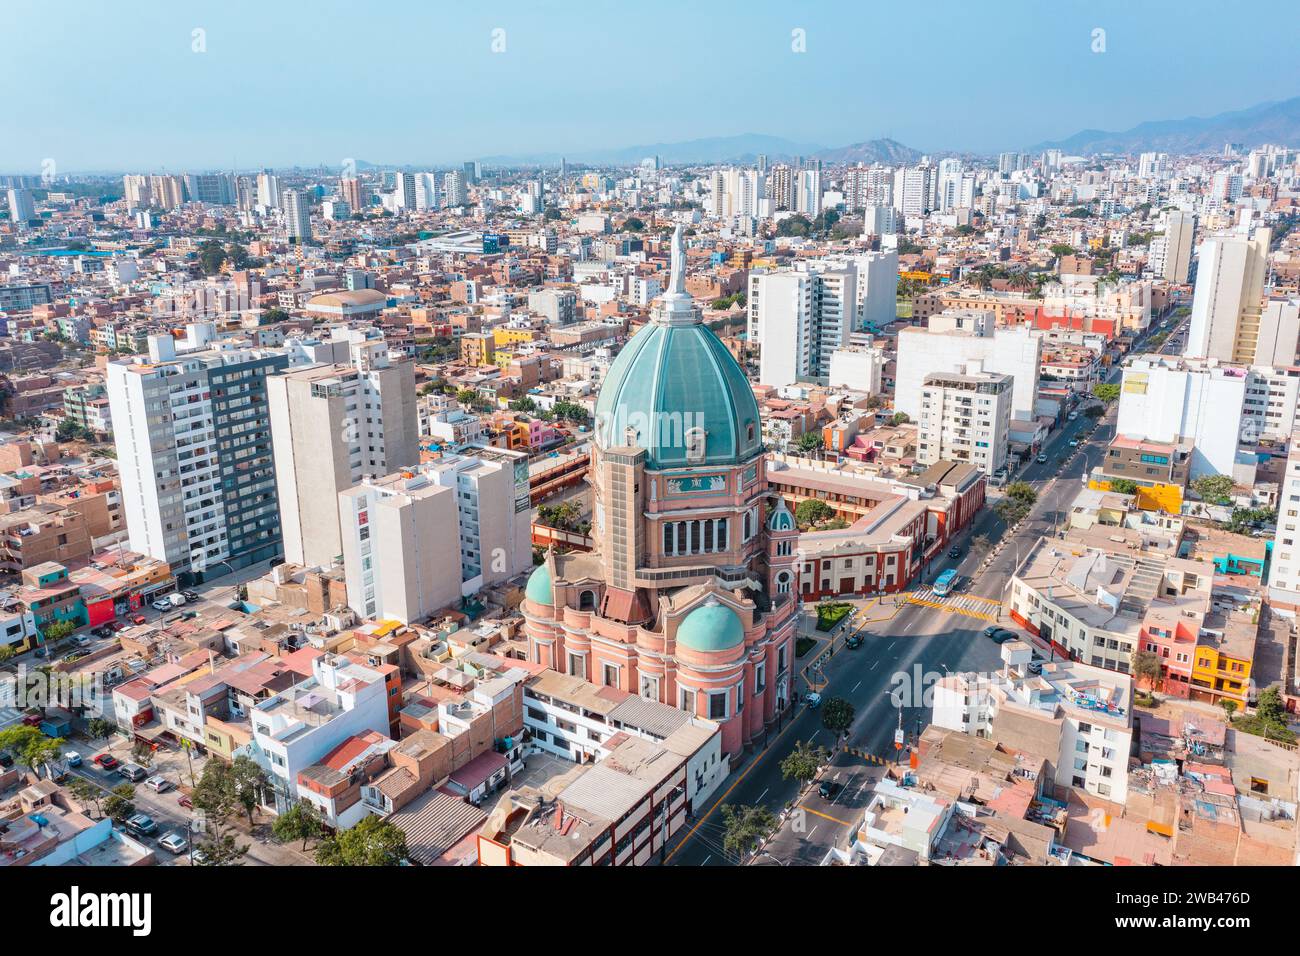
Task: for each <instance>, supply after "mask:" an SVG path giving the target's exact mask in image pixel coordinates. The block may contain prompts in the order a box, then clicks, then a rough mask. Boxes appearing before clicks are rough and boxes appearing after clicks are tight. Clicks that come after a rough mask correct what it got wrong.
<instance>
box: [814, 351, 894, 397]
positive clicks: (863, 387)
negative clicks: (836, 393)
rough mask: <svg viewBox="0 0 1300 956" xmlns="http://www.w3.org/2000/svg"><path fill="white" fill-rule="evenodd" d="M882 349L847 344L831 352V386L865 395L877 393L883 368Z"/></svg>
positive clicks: (883, 357) (884, 361)
mask: <svg viewBox="0 0 1300 956" xmlns="http://www.w3.org/2000/svg"><path fill="white" fill-rule="evenodd" d="M885 363H886V360H885V353H884V351H883V350H881V349H878V348H875V347H873V346H869V345H865V346H864V345H848V346H845V347H844V348H839V349H836V350H835V351H834V352H832V353H831V365H830V376H829V380H828V382H827V384H828V385H830V387H831V388H850V389H853V390H854V391H855V392H865V393H866V394H867V395H879V394H880V391H881V378H882V377H883V375H884V369H885Z"/></svg>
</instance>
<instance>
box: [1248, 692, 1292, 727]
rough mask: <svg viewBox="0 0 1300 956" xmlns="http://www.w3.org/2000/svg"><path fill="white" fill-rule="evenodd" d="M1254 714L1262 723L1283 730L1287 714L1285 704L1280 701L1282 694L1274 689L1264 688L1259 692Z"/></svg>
mask: <svg viewBox="0 0 1300 956" xmlns="http://www.w3.org/2000/svg"><path fill="white" fill-rule="evenodd" d="M1255 713H1256V715H1258V717H1259V719H1260V720H1262V721H1264V723H1266V724H1273V725H1275V726H1278V727H1282V728H1285V727H1286V724H1287V714H1286V704H1285V703H1284V702H1283V701H1282V692H1281V691H1279V690H1278V689H1277V688H1276V687H1266V688H1265V689H1264V690H1263V691H1261V692H1260V695H1259V701H1258V703H1256V705H1255Z"/></svg>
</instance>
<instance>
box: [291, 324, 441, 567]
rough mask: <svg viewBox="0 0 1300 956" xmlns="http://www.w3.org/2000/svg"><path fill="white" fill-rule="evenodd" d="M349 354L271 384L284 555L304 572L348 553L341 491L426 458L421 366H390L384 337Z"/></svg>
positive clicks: (361, 344)
mask: <svg viewBox="0 0 1300 956" xmlns="http://www.w3.org/2000/svg"><path fill="white" fill-rule="evenodd" d="M350 352H351V361H349V362H347V363H339V364H328V365H313V366H309V367H307V368H302V369H298V370H295V371H292V372H288V373H286V374H284V375H279V376H271V377H270V378H269V379H268V380H267V393H268V402H269V406H270V415H271V437H272V443H273V445H274V448H275V466H276V469H275V470H276V485H277V487H278V489H279V497H280V523H281V528H282V532H283V535H284V556H285V560H286V561H289V562H290V563H293V564H300V565H303V566H305V567H313V566H321V567H329V566H331V565H332V564H333V563H334V562H335V561H336V560H337V559H338V558H339V556H340V555H341V554H342V553H343V549H342V542H341V538H340V532H339V520H338V496H339V493H340V492H342V491H345V490H346V489H348V488H351V487H353V486H355V485H357V484H359V483H360V482H361V481H362V480H363V479H364V478H365V477H366V476H368V475H369V476H375V477H378V476H381V475H387V474H389V473H390V472H393V471H396V470H398V469H401V468H405V467H409V466H413V465H415V464H416V463H417V462H418V461H419V458H420V449H419V420H418V415H417V411H416V402H415V370H414V366H413V365H412V364H411V363H410V362H396V363H390V362H389V360H388V351H387V348H386V347H385V346H384V344H383V341H382V340H381V339H364V340H358V341H354V342H353V343H351V346H350Z"/></svg>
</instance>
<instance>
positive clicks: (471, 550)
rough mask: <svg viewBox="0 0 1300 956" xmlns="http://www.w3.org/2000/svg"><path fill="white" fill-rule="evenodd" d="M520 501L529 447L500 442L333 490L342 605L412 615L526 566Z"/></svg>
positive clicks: (375, 613)
mask: <svg viewBox="0 0 1300 956" xmlns="http://www.w3.org/2000/svg"><path fill="white" fill-rule="evenodd" d="M529 508H530V503H529V486H528V456H527V455H526V454H524V453H522V452H514V451H506V450H503V449H499V448H475V449H472V454H467V455H455V454H446V455H444V456H443V457H442V458H439V459H437V460H435V461H431V462H426V463H424V464H422V465H420V466H419V467H418V468H415V469H411V470H408V471H403V472H398V473H396V474H392V475H387V476H385V477H383V478H378V479H372V480H368V481H363V482H362V483H361V484H359V485H357V486H356V487H354V488H350V489H348V490H346V491H344V492H341V493H340V494H339V496H338V509H339V518H338V520H339V526H340V529H341V534H342V538H343V557H344V567H345V569H346V580H347V590H348V604H349V606H350V607H351V608H352V609H353V610H354V611H356V612H357V613H358V614H359V615H361V616H362V617H364V618H379V619H391V620H397V621H403V622H411V621H419V620H422V619H424V618H426V617H428V616H429V615H430V614H432V613H433V612H435V611H437V610H439V609H441V608H444V607H448V606H455V605H457V604H458V603H459V601H460V599H461V598H462V597H466V596H468V595H471V594H474V593H475V592H477V591H479V590H480V589H482V588H484V587H490V586H492V585H494V584H499V583H500V582H502V581H505V580H507V579H509V578H511V577H514V576H515V575H517V574H519V573H521V572H522V571H524V570H526V569H527V568H529V567H531V566H532V537H531V528H530V523H529V513H530V512H529ZM453 542H455V544H454V545H453Z"/></svg>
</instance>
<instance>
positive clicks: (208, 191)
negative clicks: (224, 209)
mask: <svg viewBox="0 0 1300 956" xmlns="http://www.w3.org/2000/svg"><path fill="white" fill-rule="evenodd" d="M184 179H185V198H186V199H187V200H189V201H190V202H201V203H207V204H209V205H213V206H233V205H234V204H235V177H234V176H231V175H230V174H228V173H186V174H185V177H184Z"/></svg>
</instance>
